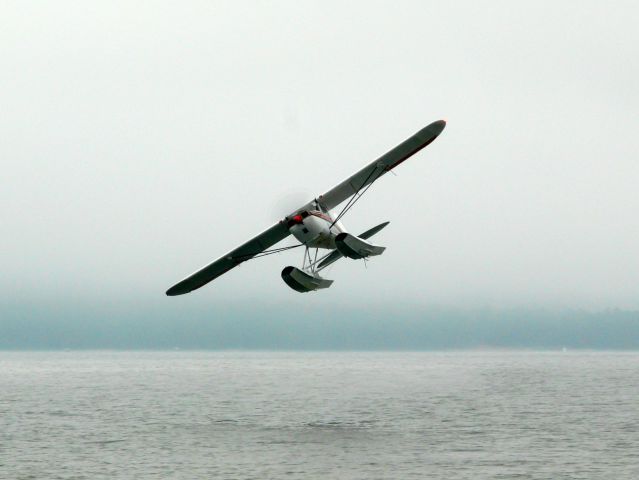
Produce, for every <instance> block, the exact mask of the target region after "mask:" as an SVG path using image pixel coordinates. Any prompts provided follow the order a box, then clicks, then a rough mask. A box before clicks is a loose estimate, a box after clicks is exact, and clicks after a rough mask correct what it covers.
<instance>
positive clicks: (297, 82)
mask: <svg viewBox="0 0 639 480" xmlns="http://www.w3.org/2000/svg"><path fill="white" fill-rule="evenodd" d="M638 15H639V9H638V8H637V5H636V2H630V1H628V2H621V1H619V2H614V3H605V2H601V1H588V2H586V1H579V2H577V1H574V2H568V1H566V2H556V1H555V2H543V1H539V0H536V1H533V2H507V1H503V2H441V1H438V2H425V1H417V2H407V1H402V2H372V1H366V2H327V1H321V2H298V1H295V2H293V1H291V2H211V1H204V2H195V1H190V2H128V1H127V2H113V1H109V2H85V1H78V2H62V1H61V2H26V1H16V2H10V1H3V2H2V4H1V6H0V18H2V28H1V29H0V106H1V111H2V114H1V115H0V161H1V164H2V169H1V176H0V187H1V188H0V225H1V226H2V235H1V236H0V256H1V259H2V263H1V269H2V272H1V274H0V289H1V290H2V291H3V296H6V298H12V299H14V300H16V299H17V301H25V302H29V301H35V300H38V301H40V300H42V299H54V298H55V299H57V301H59V302H67V301H68V302H78V301H84V300H86V301H92V300H95V299H103V300H104V299H108V300H109V301H110V300H113V301H114V302H117V301H124V300H126V301H133V302H140V304H145V303H146V304H152V305H154V306H155V307H160V306H162V305H167V308H172V309H179V308H186V306H188V305H189V304H190V305H194V304H197V305H207V304H211V305H213V304H219V303H229V302H232V301H235V300H237V301H240V302H242V303H243V304H244V305H246V304H250V303H251V302H257V303H260V302H261V303H269V304H271V305H286V306H287V307H289V306H290V308H296V307H297V306H301V305H303V304H304V305H305V306H308V305H311V306H312V304H318V305H319V304H323V305H326V304H334V305H335V306H336V308H337V307H339V306H347V307H349V308H354V307H355V306H356V305H358V304H361V303H362V302H373V303H380V304H386V305H389V304H393V303H394V302H402V303H411V304H412V303H415V304H423V305H441V306H451V307H475V306H486V305H488V306H494V307H512V306H549V307H555V306H562V307H572V308H588V309H592V308H594V309H599V308H610V307H619V308H631V309H637V308H639V194H638V193H637V191H638V186H639V87H638V85H639V29H637V18H638ZM440 118H444V119H446V120H447V121H448V126H447V128H446V130H445V131H444V133H443V134H442V135H441V136H440V137H439V138H438V139H437V140H436V141H435V142H434V143H433V144H431V145H430V146H429V147H428V148H427V149H425V150H423V151H422V152H420V153H419V154H418V155H416V156H415V157H412V158H411V159H410V160H409V161H407V162H405V163H404V164H402V166H401V167H400V168H398V169H397V170H396V171H397V174H398V175H397V176H396V177H395V176H392V175H388V176H385V177H384V178H383V179H382V180H380V181H379V182H378V183H376V184H375V186H374V187H373V188H371V189H370V190H369V191H368V193H367V194H366V195H365V196H364V198H363V199H362V200H361V201H360V202H359V203H358V204H357V205H356V206H355V207H354V208H353V209H352V210H351V211H350V212H349V214H348V215H347V216H346V217H345V219H344V223H345V225H346V227H347V228H349V229H351V230H352V231H353V233H361V232H362V231H364V230H366V229H367V228H369V227H371V226H373V225H377V224H378V223H380V222H382V221H385V220H390V221H391V224H390V225H389V227H387V228H386V230H384V231H383V232H381V233H380V234H379V235H378V236H377V237H375V241H376V243H378V244H381V245H385V246H387V247H388V248H387V250H386V252H385V253H384V255H382V256H381V257H378V258H375V259H373V260H371V261H370V262H369V263H368V268H367V269H365V267H364V265H363V263H362V262H354V261H350V260H343V261H340V262H338V263H337V264H335V266H334V267H332V268H331V269H330V270H327V271H325V273H326V275H325V276H326V277H328V278H331V279H334V280H335V283H334V284H333V286H332V287H331V289H329V290H325V291H321V292H318V293H313V294H306V295H301V294H298V293H296V292H294V291H292V290H291V289H289V288H288V287H287V286H286V285H285V284H284V283H283V282H282V280H281V278H280V271H281V270H282V268H283V267H285V266H287V265H297V264H298V263H300V262H301V252H300V251H298V250H294V251H292V252H287V253H285V254H282V255H278V256H270V257H266V258H264V259H260V260H255V261H253V262H249V263H246V264H244V265H242V266H241V267H239V268H237V269H235V270H233V271H232V272H230V273H228V274H227V275H225V276H223V277H221V278H220V279H218V280H216V281H215V282H213V283H212V284H210V285H208V286H207V287H205V288H203V289H201V290H198V291H197V292H193V293H191V294H189V295H185V296H183V297H176V298H167V297H165V296H164V292H165V290H166V289H167V288H168V287H169V286H171V285H173V284H174V283H175V282H177V281H178V280H180V279H182V278H183V277H184V276H186V275H187V274H189V273H191V272H193V271H194V270H196V269H198V268H199V267H201V266H203V265H204V264H206V263H208V262H210V261H211V260H213V259H215V258H217V257H219V256H220V255H222V254H224V253H226V252H227V251H228V250H230V249H231V248H233V247H235V246H237V245H238V244H240V243H242V242H243V241H245V240H247V239H248V238H250V237H251V236H253V235H255V234H256V233H258V232H260V231H261V230H263V229H264V228H266V227H268V226H270V225H271V224H273V223H274V222H275V221H277V220H278V219H279V217H281V216H282V215H284V214H286V213H288V211H286V210H288V209H290V208H293V207H296V206H297V205H295V202H293V203H292V204H291V201H292V200H295V199H297V200H300V201H301V200H302V199H304V200H310V199H311V198H313V197H314V196H315V195H317V194H320V193H322V192H324V191H325V190H326V189H328V188H330V187H332V186H333V185H335V184H337V183H339V182H340V181H341V180H343V179H344V178H346V177H347V176H348V175H350V174H351V173H353V172H354V171H356V170H357V169H359V168H360V167H362V166H363V165H365V164H366V163H368V162H370V161H371V160H373V159H375V158H376V157H378V156H379V155H381V154H382V153H384V152H386V151H387V150H389V149H390V148H391V147H393V146H395V145H396V144H398V143H400V142H401V141H403V140H404V139H405V138H407V137H408V136H410V135H412V134H413V133H414V132H416V131H417V130H419V129H420V128H422V127H423V126H425V125H427V124H428V123H430V122H432V121H434V120H437V119H440Z"/></svg>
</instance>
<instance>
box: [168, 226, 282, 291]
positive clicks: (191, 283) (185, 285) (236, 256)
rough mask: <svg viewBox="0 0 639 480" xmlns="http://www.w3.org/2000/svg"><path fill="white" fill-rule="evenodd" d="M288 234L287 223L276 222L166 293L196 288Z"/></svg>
mask: <svg viewBox="0 0 639 480" xmlns="http://www.w3.org/2000/svg"><path fill="white" fill-rule="evenodd" d="M288 235H289V231H288V228H287V226H286V223H284V222H279V223H276V224H275V225H273V226H272V227H271V228H269V229H267V230H264V231H263V232H262V233H260V234H259V235H258V236H256V237H254V238H252V239H251V240H249V241H248V242H246V243H244V244H243V245H241V246H239V247H237V248H236V249H235V250H232V251H230V252H229V253H227V254H226V255H224V256H223V257H220V258H218V259H217V260H215V261H214V262H213V263H211V264H209V265H207V266H206V267H204V268H202V269H200V270H198V271H197V272H195V273H194V274H192V275H189V276H188V277H186V278H185V279H184V280H182V281H181V282H179V283H177V284H175V285H173V286H172V287H171V288H169V289H168V290H167V291H166V294H167V295H169V296H174V295H183V294H185V293H189V292H191V291H193V290H196V289H198V288H200V287H202V286H204V285H206V284H207V283H209V282H210V281H211V280H214V279H216V278H217V277H219V276H220V275H222V274H224V273H226V272H228V271H229V270H231V269H232V268H233V267H236V266H238V265H239V264H240V263H242V262H244V261H246V260H249V259H251V258H253V257H254V256H255V255H257V254H259V253H261V252H263V251H264V250H266V249H268V248H270V247H272V246H273V245H275V244H276V243H278V242H280V241H281V240H284V239H285V238H286V237H288Z"/></svg>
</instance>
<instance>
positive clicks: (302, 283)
mask: <svg viewBox="0 0 639 480" xmlns="http://www.w3.org/2000/svg"><path fill="white" fill-rule="evenodd" d="M282 280H284V282H286V284H287V285H288V286H289V287H291V288H292V289H293V290H296V291H298V292H301V293H306V292H312V291H315V290H319V289H321V288H328V287H330V286H331V285H332V283H333V280H327V279H326V278H322V277H320V276H319V275H318V274H317V273H316V274H309V273H307V272H305V271H303V270H300V269H299V268H295V267H286V268H284V270H282Z"/></svg>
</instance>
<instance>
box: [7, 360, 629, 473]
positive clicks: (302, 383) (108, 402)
mask: <svg viewBox="0 0 639 480" xmlns="http://www.w3.org/2000/svg"><path fill="white" fill-rule="evenodd" d="M638 385H639V354H638V353H609V352H597V353H593V352H579V353H573V352H556V353H551V352H546V353H539V352H515V353H513V352H450V353H411V352H404V353H374V352H367V353H321V352H320V353H283V352H280V353H273V352H250V353H248V352H215V353H211V352H179V351H176V352H108V351H101V352H54V353H52V352H6V351H5V352H0V477H1V478H24V479H26V478H75V479H82V478H87V479H89V478H91V479H94V478H149V479H150V478H185V479H186V478H282V477H286V478H294V479H295V478H299V479H306V478H342V479H355V478H362V479H364V478H366V479H370V478H442V479H443V478H446V479H455V478H457V479H481V478H515V477H517V478H530V479H542V478H552V479H559V478H580V479H601V478H615V479H626V478H627V479H634V478H639V454H638V453H637V452H639V410H638V409H637V407H636V405H637V403H636V402H637V397H638V394H639V387H638Z"/></svg>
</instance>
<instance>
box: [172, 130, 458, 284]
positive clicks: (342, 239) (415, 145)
mask: <svg viewBox="0 0 639 480" xmlns="http://www.w3.org/2000/svg"><path fill="white" fill-rule="evenodd" d="M445 126H446V122H445V121H444V120H438V121H436V122H433V123H431V124H430V125H428V126H426V127H424V128H422V129H421V130H419V131H418V132H417V133H415V134H414V135H413V136H411V137H410V138H408V139H406V140H405V141H404V142H402V143H400V144H399V145H398V146H396V147H395V148H393V149H392V150H390V151H389V152H387V153H385V154H384V155H382V156H381V157H379V158H378V159H377V160H375V161H373V162H371V163H370V164H368V165H366V166H365V167H364V168H362V169H361V170H359V171H357V172H356V173H354V174H353V175H351V176H350V177H348V178H347V179H346V180H344V181H343V182H341V183H340V184H338V185H337V186H335V187H333V188H331V189H330V190H328V191H327V192H326V193H324V194H322V195H319V196H318V197H316V198H314V199H313V200H311V201H310V202H308V203H307V204H305V205H303V206H302V207H300V208H298V209H296V210H294V211H293V212H291V213H290V214H289V215H287V216H285V217H284V218H283V219H281V220H279V221H278V222H277V223H276V224H275V225H273V226H272V227H270V228H267V229H266V230H264V231H263V232H262V233H260V234H259V235H257V236H256V237H254V238H252V239H251V240H249V241H247V242H245V243H243V244H242V245H240V246H239V247H237V248H235V249H234V250H231V251H230V252H229V253H227V254H226V255H223V256H222V257H220V258H218V259H217V260H215V261H214V262H212V263H210V264H208V265H207V266H205V267H203V268H201V269H200V270H198V271H197V272H195V273H193V274H191V275H189V276H188V277H186V278H185V279H184V280H181V281H180V282H178V283H176V284H175V285H173V286H172V287H171V288H169V289H168V290H167V291H166V294H167V295H169V296H175V295H183V294H185V293H189V292H192V291H193V290H196V289H198V288H200V287H203V286H204V285H206V284H207V283H209V282H211V281H212V280H215V279H216V278H218V277H219V276H221V275H223V274H225V273H226V272H228V271H229V270H231V269H233V268H235V267H237V266H238V265H240V264H242V263H244V262H246V261H247V260H251V259H254V258H259V257H262V256H265V255H272V254H276V253H279V252H283V251H285V250H290V249H292V248H297V247H304V257H303V261H302V266H301V267H300V268H298V267H291V266H288V267H285V268H284V270H282V273H281V276H282V279H283V280H284V282H285V283H286V284H287V285H288V286H289V287H291V288H292V289H293V290H295V291H297V292H302V293H305V292H313V291H316V290H320V289H324V288H328V287H330V286H331V285H332V284H333V280H329V279H326V278H324V277H322V276H321V275H320V272H321V271H322V270H324V269H325V268H326V267H328V266H329V265H331V264H332V263H334V262H336V261H337V260H339V259H341V258H349V259H353V260H364V261H366V260H368V259H369V258H370V257H374V256H377V255H381V254H382V253H384V250H386V247H382V246H379V245H375V244H374V243H372V242H370V241H369V239H370V238H371V237H372V236H373V235H375V234H376V233H378V232H379V231H380V230H382V229H383V228H384V227H386V226H387V225H388V224H389V223H390V222H383V223H380V224H379V225H377V226H375V227H373V228H371V229H369V230H366V231H365V232H364V233H361V234H360V235H353V234H352V233H350V232H348V231H347V230H346V228H345V227H344V225H343V224H342V222H341V219H342V217H343V216H344V215H345V214H346V213H347V212H348V211H349V210H350V209H351V208H352V206H353V205H354V204H355V202H357V201H358V200H359V199H360V198H361V197H362V195H364V193H366V191H367V190H368V189H369V188H370V186H371V185H373V183H375V182H376V181H377V180H379V179H380V178H381V177H382V176H384V175H385V174H386V173H388V172H390V171H392V170H393V169H394V168H396V167H397V166H398V165H400V164H401V163H402V162H403V161H405V160H406V159H408V158H409V157H412V156H413V155H415V154H416V153H417V152H419V151H420V150H422V149H423V148H424V147H426V146H428V145H429V144H430V143H431V142H433V141H434V140H435V139H436V138H437V137H438V136H439V135H440V134H441V133H442V131H443V130H444V127H445ZM347 200H348V201H347ZM344 202H346V204H344V206H343V207H342V208H341V211H340V212H339V213H337V214H334V213H333V210H334V209H335V208H336V207H338V206H340V205H342V204H343V203H344ZM289 235H292V236H293V237H295V239H296V240H297V241H298V242H299V243H298V244H296V245H292V246H286V247H280V248H272V247H274V246H275V245H276V244H277V243H279V242H281V241H282V240H284V239H285V238H287V237H288V236H289ZM313 250H314V254H312V252H313ZM320 250H321V251H322V252H323V253H322V254H319V252H320Z"/></svg>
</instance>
